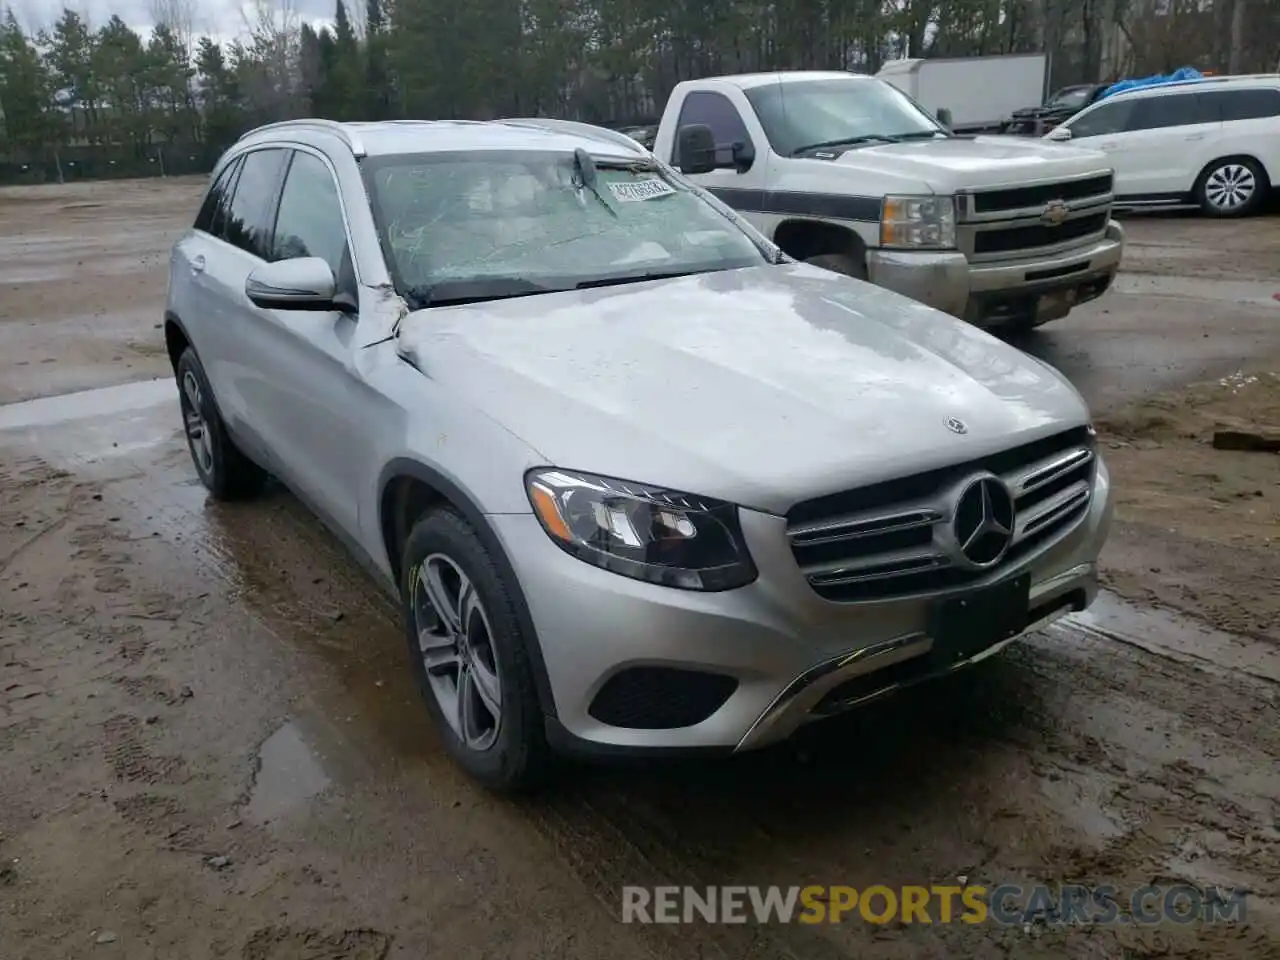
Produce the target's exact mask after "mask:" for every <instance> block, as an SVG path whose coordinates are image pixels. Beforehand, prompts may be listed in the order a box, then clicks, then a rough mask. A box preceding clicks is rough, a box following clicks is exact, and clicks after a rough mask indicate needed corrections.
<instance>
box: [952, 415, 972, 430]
mask: <svg viewBox="0 0 1280 960" xmlns="http://www.w3.org/2000/svg"><path fill="white" fill-rule="evenodd" d="M947 429H948V430H950V431H951V432H952V433H968V432H969V428H968V427H967V426H965V423H964V421H963V420H957V419H956V418H955V417H948V418H947Z"/></svg>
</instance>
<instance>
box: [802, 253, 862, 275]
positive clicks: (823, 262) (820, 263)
mask: <svg viewBox="0 0 1280 960" xmlns="http://www.w3.org/2000/svg"><path fill="white" fill-rule="evenodd" d="M804 262H805V263H808V264H811V265H813V266H815V267H821V268H822V269H823V270H830V271H831V272H832V273H843V274H844V275H845V276H846V277H853V279H855V280H866V279H867V265H866V263H865V262H864V261H863V260H861V259H860V258H858V257H855V256H854V255H853V254H851V253H820V254H818V255H817V256H813V257H808V258H806V260H805V261H804Z"/></svg>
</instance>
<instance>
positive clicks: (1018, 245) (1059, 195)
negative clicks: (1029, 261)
mask: <svg viewBox="0 0 1280 960" xmlns="http://www.w3.org/2000/svg"><path fill="white" fill-rule="evenodd" d="M1112 181H1113V178H1112V175H1111V174H1110V173H1106V174H1091V175H1089V176H1085V177H1076V178H1074V179H1070V180H1061V181H1054V182H1050V183H1037V184H1030V185H1028V186H1009V187H995V188H992V189H988V190H975V191H970V192H966V193H961V194H959V195H958V197H957V210H956V213H957V219H958V223H957V229H956V239H957V244H958V245H959V248H960V250H961V251H962V252H963V253H964V254H965V256H967V257H968V258H969V259H970V260H971V261H976V262H982V261H988V260H1010V259H1017V258H1019V257H1025V256H1036V255H1040V254H1049V253H1055V252H1059V251H1061V252H1064V253H1066V252H1069V251H1070V250H1071V249H1072V248H1073V247H1077V246H1085V245H1087V244H1089V243H1092V242H1093V241H1095V240H1098V239H1100V238H1101V237H1102V236H1104V235H1105V233H1106V229H1107V223H1108V221H1109V220H1110V219H1111V205H1112V200H1113V196H1112V186H1113V182H1112Z"/></svg>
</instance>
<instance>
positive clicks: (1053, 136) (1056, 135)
mask: <svg viewBox="0 0 1280 960" xmlns="http://www.w3.org/2000/svg"><path fill="white" fill-rule="evenodd" d="M1044 137H1045V139H1046V140H1058V141H1064V140H1070V139H1071V128H1070V127H1054V128H1053V129H1052V130H1050V131H1049V132H1048V133H1046V134H1045V135H1044Z"/></svg>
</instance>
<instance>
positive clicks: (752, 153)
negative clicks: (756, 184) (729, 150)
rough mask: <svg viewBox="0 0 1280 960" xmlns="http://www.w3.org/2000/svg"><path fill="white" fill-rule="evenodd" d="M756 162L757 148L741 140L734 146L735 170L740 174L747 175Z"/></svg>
mask: <svg viewBox="0 0 1280 960" xmlns="http://www.w3.org/2000/svg"><path fill="white" fill-rule="evenodd" d="M755 162H756V149H755V147H753V146H751V144H749V143H743V142H742V141H741V140H739V141H738V142H737V143H735V144H734V145H733V169H735V170H737V171H738V172H739V173H746V172H747V171H748V170H750V169H751V165H752V164H753V163H755Z"/></svg>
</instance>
